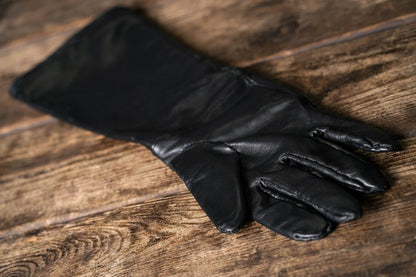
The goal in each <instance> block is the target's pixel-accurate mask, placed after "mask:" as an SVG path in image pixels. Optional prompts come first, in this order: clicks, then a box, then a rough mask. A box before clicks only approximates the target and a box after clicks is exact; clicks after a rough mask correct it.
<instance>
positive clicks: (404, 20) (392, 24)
mask: <svg viewBox="0 0 416 277" xmlns="http://www.w3.org/2000/svg"><path fill="white" fill-rule="evenodd" d="M81 22H85V20H82V21H81ZM415 22H416V13H410V14H406V15H402V16H398V17H395V18H393V19H390V20H386V21H383V22H380V23H377V24H373V25H370V26H367V27H364V28H361V29H358V30H355V31H352V32H347V33H344V34H342V35H339V36H334V37H330V38H326V39H323V40H321V41H317V42H314V43H309V44H306V45H303V46H300V47H296V48H293V49H288V50H283V51H279V52H277V53H275V54H272V55H268V56H265V57H261V58H257V59H254V60H251V61H243V62H237V63H233V64H232V65H233V66H237V67H242V68H245V67H251V66H254V65H258V64H262V63H266V62H269V61H272V60H278V59H284V58H286V57H290V56H294V55H297V54H301V53H304V52H308V51H312V50H315V49H318V48H323V47H326V46H329V45H334V44H339V43H343V42H346V41H350V40H354V39H357V38H360V37H364V36H368V35H370V34H373V33H378V32H382V31H386V30H389V29H394V28H399V27H401V26H403V25H406V24H411V23H415ZM75 25H76V27H72V28H70V29H69V30H65V31H63V32H65V33H68V32H70V33H74V32H76V31H77V30H79V29H80V27H78V26H79V24H75ZM57 34H58V33H55V34H50V35H47V36H44V37H43V39H44V38H45V37H49V36H56V35H57ZM38 40H39V39H38ZM19 46H21V45H16V46H7V47H4V48H2V49H0V54H1V53H2V52H4V51H9V50H10V49H11V48H13V47H19ZM55 121H56V120H55V119H53V118H52V117H51V116H49V115H45V116H41V117H38V118H35V119H31V120H26V121H23V122H19V123H16V124H12V125H9V126H4V127H2V128H0V137H3V136H6V135H9V134H13V133H16V132H20V131H24V130H29V129H32V128H36V127H39V126H43V125H46V124H50V123H53V122H55Z"/></svg>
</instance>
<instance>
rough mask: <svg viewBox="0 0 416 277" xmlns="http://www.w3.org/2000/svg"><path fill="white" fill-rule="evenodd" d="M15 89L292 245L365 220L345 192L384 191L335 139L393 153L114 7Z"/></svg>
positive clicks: (231, 222) (222, 218)
mask: <svg viewBox="0 0 416 277" xmlns="http://www.w3.org/2000/svg"><path fill="white" fill-rule="evenodd" d="M10 91H11V94H12V95H13V96H14V97H16V98H19V99H21V100H23V101H25V102H27V103H29V104H30V105H32V106H34V107H36V108H38V109H40V110H43V111H45V112H47V113H50V114H52V115H54V116H56V117H58V118H60V119H62V120H65V121H68V122H71V123H73V124H76V125H78V126H81V127H84V128H86V129H90V130H92V131H95V132H99V133H102V134H104V135H106V136H109V137H113V138H117V139H123V140H129V141H134V142H140V143H142V144H144V145H145V146H147V147H148V148H149V149H151V150H152V151H153V153H154V154H155V155H156V156H158V157H159V158H160V159H162V160H163V161H164V162H165V163H166V164H167V165H169V166H170V167H171V168H173V170H175V171H176V172H177V173H178V174H179V176H180V177H181V178H182V179H183V180H184V181H185V183H186V185H187V187H188V188H189V190H190V191H191V192H192V194H193V195H194V196H195V198H196V200H197V201H198V203H199V204H200V206H201V207H202V209H204V211H205V212H206V213H207V215H208V216H209V217H210V219H211V220H212V222H213V223H214V224H215V226H217V228H218V229H219V230H220V231H221V232H225V233H232V232H235V231H236V230H238V229H239V228H241V227H242V225H243V224H244V223H245V222H246V221H247V220H248V219H251V218H252V219H254V220H256V221H257V222H259V223H261V224H263V225H264V226H266V227H268V228H270V229H272V230H274V231H276V232H278V233H280V234H283V235H285V236H287V237H289V238H292V239H296V240H312V239H318V238H322V237H323V236H325V235H327V234H328V233H330V232H331V231H332V230H333V227H334V226H335V223H340V222H346V221H349V220H352V219H355V218H358V217H360V216H361V209H360V205H359V203H358V201H357V200H356V198H355V197H354V196H353V194H352V193H351V192H352V191H355V192H361V193H373V192H380V191H383V190H385V189H386V188H388V183H387V182H386V180H385V178H384V177H383V176H382V174H381V173H380V172H379V171H378V170H377V168H376V167H375V166H373V165H372V164H371V163H368V162H366V161H363V160H362V159H360V158H359V157H357V156H356V155H354V154H353V153H351V152H348V151H346V150H345V149H343V148H341V147H342V146H348V147H351V146H352V147H356V148H361V149H364V150H369V151H392V150H398V149H399V146H398V145H397V144H396V143H395V142H394V141H393V140H392V139H391V138H390V136H388V135H386V134H385V133H383V132H381V131H380V130H378V129H376V128H373V127H371V126H367V125H363V124H361V123H357V122H354V121H350V120H346V119H341V118H338V117H334V116H332V115H328V114H325V113H323V112H320V111H319V110H317V109H315V108H314V107H312V106H311V105H310V104H309V102H308V101H307V100H306V99H304V98H303V97H302V96H301V95H300V94H299V93H297V92H296V91H294V90H293V89H291V88H288V87H285V86H283V85H279V84H276V83H274V82H272V81H269V80H267V79H265V78H263V77H261V76H258V75H255V74H250V73H247V72H243V71H242V70H240V69H236V68H230V67H225V66H220V65H218V64H214V63H212V62H210V61H208V60H206V59H204V58H202V57H200V56H198V55H197V54H195V53H193V52H192V51H190V50H189V49H187V48H185V47H183V46H182V45H181V44H179V43H177V42H176V41H174V40H172V39H171V38H170V37H169V36H167V35H166V34H164V33H163V32H161V31H160V30H158V28H156V27H155V26H153V25H152V24H151V23H149V22H147V21H146V20H145V19H144V18H142V17H141V16H139V15H137V14H136V13H134V12H132V11H130V10H128V9H124V8H115V9H112V10H110V11H109V12H107V13H106V14H104V15H103V16H101V17H100V18H98V19H97V20H95V21H94V22H93V23H92V24H90V25H89V26H87V27H86V28H85V29H84V30H82V31H80V32H79V33H78V34H76V35H75V36H74V37H72V38H71V39H70V40H68V41H67V42H66V43H65V44H64V45H63V46H62V47H61V48H60V49H58V50H57V52H56V53H54V54H53V55H52V56H51V57H49V58H48V59H47V60H46V61H44V62H43V63H41V64H39V65H38V66H37V67H35V68H34V69H33V70H31V71H30V72H28V73H26V74H25V75H24V76H22V77H20V78H19V79H17V80H16V81H15V83H14V85H13V86H12V87H11V90H10Z"/></svg>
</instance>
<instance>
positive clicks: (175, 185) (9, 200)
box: [0, 122, 186, 237]
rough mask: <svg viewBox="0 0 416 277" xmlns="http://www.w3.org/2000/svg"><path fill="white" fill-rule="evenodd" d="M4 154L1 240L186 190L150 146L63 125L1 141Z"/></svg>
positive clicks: (0, 166)
mask: <svg viewBox="0 0 416 277" xmlns="http://www.w3.org/2000/svg"><path fill="white" fill-rule="evenodd" d="M0 153H1V154H0V160H1V161H2V162H1V163H0V186H1V190H2V191H1V201H0V210H2V211H3V212H2V213H1V215H0V237H4V236H7V235H10V234H14V233H16V232H22V231H26V230H30V229H33V228H38V227H39V226H45V225H48V224H52V223H54V222H62V221H67V220H70V219H74V218H77V217H82V216H86V215H89V214H94V213H97V212H102V211H104V210H108V209H113V208H115V207H118V206H123V205H128V204H132V203H138V202H141V201H144V200H146V199H149V198H155V197H158V196H163V195H168V194H172V193H176V192H178V191H185V190H186V188H185V185H183V184H182V182H181V181H180V179H179V178H178V177H177V176H176V174H174V173H173V172H172V171H171V170H170V169H169V168H168V167H167V166H165V165H164V164H163V163H162V162H161V161H160V160H158V159H157V158H155V157H154V156H153V155H152V154H151V152H150V151H149V150H147V149H146V148H145V147H143V146H141V145H139V144H135V143H127V142H122V141H116V140H112V139H108V138H105V137H103V136H101V135H97V134H93V133H91V132H89V131H85V130H81V129H79V128H76V127H73V126H70V125H67V124H64V123H61V122H59V123H54V124H48V125H45V126H42V127H39V128H35V129H32V130H28V131H25V132H18V133H15V134H13V135H8V136H5V137H3V138H1V143H0ZM40 200H41V201H40Z"/></svg>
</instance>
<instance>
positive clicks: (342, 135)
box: [311, 115, 401, 152]
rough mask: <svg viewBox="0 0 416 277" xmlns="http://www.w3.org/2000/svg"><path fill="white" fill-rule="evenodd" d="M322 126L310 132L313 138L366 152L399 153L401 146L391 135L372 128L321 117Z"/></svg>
mask: <svg viewBox="0 0 416 277" xmlns="http://www.w3.org/2000/svg"><path fill="white" fill-rule="evenodd" d="M322 116H323V117H324V119H320V121H322V122H324V125H322V126H317V127H316V128H314V129H313V130H312V131H311V135H312V136H314V137H320V138H323V139H325V140H328V141H332V142H335V143H340V144H343V145H347V146H352V147H355V148H359V149H363V150H366V151H374V152H385V151H399V150H401V146H400V145H399V144H398V142H396V141H395V140H394V139H393V138H392V136H391V135H389V134H387V133H385V132H383V131H382V130H380V129H377V128H375V127H373V126H370V125H367V124H363V123H360V122H356V121H353V120H348V119H343V118H338V117H334V116H329V115H322Z"/></svg>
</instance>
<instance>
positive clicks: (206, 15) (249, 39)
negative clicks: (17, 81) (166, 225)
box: [0, 0, 416, 130]
mask: <svg viewBox="0 0 416 277" xmlns="http://www.w3.org/2000/svg"><path fill="white" fill-rule="evenodd" d="M5 3H6V4H5V5H2V6H0V9H1V12H0V14H1V15H2V17H1V19H0V33H1V34H2V35H1V36H0V60H1V63H0V95H1V96H0V97H1V100H3V99H4V101H3V102H2V103H4V105H5V106H7V107H9V108H8V109H7V110H6V109H0V118H1V120H0V126H5V125H8V124H16V123H18V122H19V121H20V120H22V121H24V120H26V119H27V118H28V117H31V116H38V114H36V113H35V114H33V112H31V111H27V109H25V108H24V107H23V106H22V105H19V104H18V103H16V102H13V101H9V100H8V99H9V98H8V97H7V96H6V95H5V94H7V88H8V87H9V86H10V83H11V80H13V78H14V77H15V76H18V75H20V74H22V73H23V72H24V71H26V70H28V69H29V68H31V67H33V66H34V65H35V64H36V63H38V62H40V61H41V60H43V59H44V58H45V57H46V56H47V55H49V54H50V53H51V52H52V51H53V50H54V49H56V48H57V47H58V46H59V45H60V44H61V43H63V42H64V41H65V40H66V39H67V38H68V37H69V36H71V35H72V34H73V33H74V32H76V31H77V30H79V29H80V28H81V27H83V26H85V25H86V24H87V23H88V22H89V21H91V20H92V19H93V18H94V17H95V16H97V15H99V14H100V13H102V12H103V11H104V10H106V9H108V8H110V7H111V6H113V5H125V6H130V7H135V8H141V9H143V10H144V11H145V12H146V13H147V14H148V15H149V17H151V18H152V19H153V20H155V21H156V22H158V23H159V24H160V25H162V26H163V28H164V29H165V30H167V31H169V32H171V33H172V34H173V35H174V36H177V37H178V38H180V39H181V40H183V41H184V42H185V43H187V44H188V45H190V46H191V47H193V48H195V49H197V50H198V52H200V53H204V54H206V55H208V56H211V57H213V58H215V59H219V60H222V61H225V62H229V63H233V64H247V63H250V61H251V60H253V59H254V60H255V61H258V60H261V59H263V57H264V58H268V57H269V56H270V55H273V54H274V53H276V52H279V51H282V50H288V49H292V48H296V47H299V46H301V45H305V44H308V43H317V44H318V45H319V43H320V41H321V40H325V39H328V38H331V39H332V40H334V39H335V40H337V37H338V36H341V35H342V34H347V35H348V33H349V32H351V31H354V30H356V29H359V28H366V27H368V26H370V25H373V24H383V22H389V21H391V20H394V18H396V17H399V18H400V17H401V16H403V15H406V14H409V13H412V12H415V11H416V7H415V5H414V3H413V1H411V0H400V1H399V0H394V1H393V0H389V1H368V0H361V1H357V0H347V1H336V2H334V1H330V0H326V1H321V2H320V3H319V4H317V3H316V1H312V0H308V1H301V2H299V1H270V0H262V1H251V0H247V1H240V0H221V1H219V0H218V1H193V0H171V1H162V0H158V1H144V0H143V1H133V0H107V1H98V0H93V1H82V0H72V1H50V0H38V1H31V0H24V1H8V2H5ZM322 15H331V16H328V17H326V19H325V21H322V20H321V17H322ZM344 22H348V23H349V24H344ZM372 29H373V27H371V26H370V30H369V32H371V30H372ZM374 30H377V28H376V29H374ZM4 76H5V77H4ZM0 108H1V107H0ZM10 110H16V111H21V113H17V114H14V113H12V112H10ZM7 129H8V130H9V129H10V128H7Z"/></svg>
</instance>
